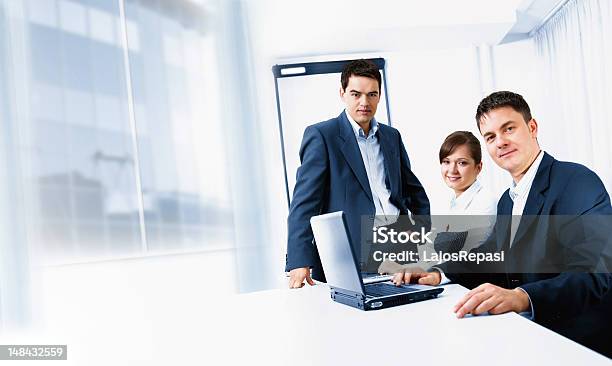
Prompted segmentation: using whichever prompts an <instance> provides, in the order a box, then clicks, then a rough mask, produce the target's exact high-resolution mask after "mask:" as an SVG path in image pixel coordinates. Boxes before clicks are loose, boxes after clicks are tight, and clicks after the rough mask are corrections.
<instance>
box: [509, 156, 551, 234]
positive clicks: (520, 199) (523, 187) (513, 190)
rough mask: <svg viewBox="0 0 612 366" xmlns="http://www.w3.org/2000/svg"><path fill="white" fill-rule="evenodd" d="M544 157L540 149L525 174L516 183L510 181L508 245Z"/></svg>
mask: <svg viewBox="0 0 612 366" xmlns="http://www.w3.org/2000/svg"><path fill="white" fill-rule="evenodd" d="M543 157H544V151H541V150H540V153H539V154H538V156H537V157H536V159H535V160H534V161H533V163H532V164H531V166H530V167H529V169H527V172H526V173H525V175H524V176H523V177H522V178H521V180H519V182H518V183H515V182H514V181H512V186H511V187H510V192H509V193H510V199H511V200H512V225H511V226H510V246H512V243H513V242H514V236H515V235H516V230H517V229H518V226H519V223H520V221H521V216H522V215H523V210H525V204H526V203H527V197H529V191H531V185H532V184H533V180H534V179H535V176H536V173H537V172H538V168H539V167H540V163H541V162H542V158H543Z"/></svg>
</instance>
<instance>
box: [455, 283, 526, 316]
mask: <svg viewBox="0 0 612 366" xmlns="http://www.w3.org/2000/svg"><path fill="white" fill-rule="evenodd" d="M529 308H530V306H529V296H528V295H527V293H526V292H525V291H523V290H521V289H520V288H515V289H513V290H508V289H505V288H501V287H498V286H495V285H492V284H490V283H484V284H482V285H480V286H478V287H476V288H474V289H472V290H471V291H470V292H468V293H467V294H465V296H463V298H462V299H461V300H460V301H459V302H458V303H457V305H455V307H454V308H453V312H455V313H456V314H457V318H463V317H464V316H465V315H466V314H472V315H478V314H482V313H485V312H487V311H488V312H489V314H502V313H507V312H510V311H515V312H517V313H521V312H523V311H528V310H529Z"/></svg>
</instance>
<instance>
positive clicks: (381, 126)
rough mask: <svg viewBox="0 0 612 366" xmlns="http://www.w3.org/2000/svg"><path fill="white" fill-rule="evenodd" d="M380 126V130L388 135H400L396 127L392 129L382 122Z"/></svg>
mask: <svg viewBox="0 0 612 366" xmlns="http://www.w3.org/2000/svg"><path fill="white" fill-rule="evenodd" d="M378 126H379V128H380V130H381V131H382V132H383V133H385V132H386V133H391V134H394V135H396V134H397V135H399V131H398V130H397V129H396V128H395V127H391V126H389V125H388V124H385V123H382V122H379V123H378Z"/></svg>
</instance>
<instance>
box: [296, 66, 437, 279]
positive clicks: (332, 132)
mask: <svg viewBox="0 0 612 366" xmlns="http://www.w3.org/2000/svg"><path fill="white" fill-rule="evenodd" d="M340 82H341V86H340V97H341V98H342V100H343V101H344V103H345V105H346V108H345V110H344V111H343V112H342V113H340V115H339V116H338V117H336V118H332V119H330V120H328V121H324V122H320V123H317V124H314V125H312V126H309V127H308V128H306V130H305V131H304V137H303V139H302V145H301V148H300V160H301V166H300V167H299V169H298V171H297V179H296V183H295V189H294V191H293V198H292V200H291V207H290V209H289V217H288V220H287V226H288V240H287V263H286V267H285V270H286V271H289V275H290V280H289V287H291V288H300V287H302V286H303V285H304V280H306V281H307V282H308V283H309V284H311V285H313V284H314V282H313V281H312V278H314V279H317V280H321V281H324V279H325V277H324V274H323V269H322V267H321V261H320V259H319V255H318V252H317V248H316V245H315V244H314V243H313V234H312V229H311V227H310V218H311V217H312V216H315V215H319V214H324V213H329V212H335V211H344V214H345V218H346V223H347V226H348V230H349V234H350V236H351V238H352V239H353V241H352V244H353V245H354V246H359V245H361V233H362V230H364V227H363V225H362V217H364V216H374V215H376V216H377V218H383V219H384V220H387V221H386V222H383V223H381V224H383V225H391V224H394V223H395V220H397V217H398V216H399V215H407V214H408V212H409V211H410V212H411V213H412V214H413V215H422V216H424V217H427V218H428V217H429V200H428V198H427V195H426V194H425V190H424V189H423V186H422V185H421V183H420V182H419V180H418V179H417V177H416V176H415V175H414V174H413V173H412V171H411V170H410V161H409V160H408V154H407V153H406V149H405V148H404V144H403V142H402V138H401V136H400V134H399V132H398V131H397V130H396V129H394V128H392V127H390V126H387V125H385V124H382V123H378V122H377V121H376V119H375V118H374V115H375V114H376V108H377V106H378V102H379V101H380V92H381V90H380V86H381V74H380V71H379V70H378V68H377V67H376V65H374V64H373V63H372V62H369V61H367V60H357V61H352V62H350V63H348V64H347V65H346V66H345V68H344V70H343V72H342V75H341V77H340ZM364 232H368V233H371V232H372V227H370V228H368V229H367V231H366V230H364ZM353 249H354V251H355V253H359V252H360V251H361V249H362V248H357V247H354V248H353ZM311 269H312V278H311V272H310V271H311ZM375 270H376V267H374V271H375Z"/></svg>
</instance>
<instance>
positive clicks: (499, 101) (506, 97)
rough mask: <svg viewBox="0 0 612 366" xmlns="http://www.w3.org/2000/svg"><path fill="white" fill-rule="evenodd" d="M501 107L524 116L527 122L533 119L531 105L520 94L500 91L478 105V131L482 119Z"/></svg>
mask: <svg viewBox="0 0 612 366" xmlns="http://www.w3.org/2000/svg"><path fill="white" fill-rule="evenodd" d="M501 107H510V108H512V109H514V110H515V111H517V112H518V113H520V114H522V115H523V119H524V120H525V122H529V121H531V118H532V117H531V110H530V109H529V105H528V104H527V102H526V101H525V99H523V97H522V96H521V95H520V94H516V93H513V92H510V91H498V92H495V93H492V94H490V95H489V96H487V97H486V98H484V99H483V100H481V101H480V104H478V108H477V109H476V125H477V126H478V131H480V119H481V118H482V116H483V115H485V114H487V113H489V112H490V111H492V110H494V109H497V108H501Z"/></svg>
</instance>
